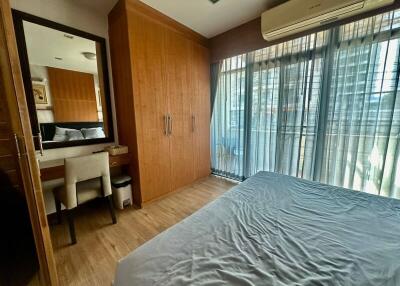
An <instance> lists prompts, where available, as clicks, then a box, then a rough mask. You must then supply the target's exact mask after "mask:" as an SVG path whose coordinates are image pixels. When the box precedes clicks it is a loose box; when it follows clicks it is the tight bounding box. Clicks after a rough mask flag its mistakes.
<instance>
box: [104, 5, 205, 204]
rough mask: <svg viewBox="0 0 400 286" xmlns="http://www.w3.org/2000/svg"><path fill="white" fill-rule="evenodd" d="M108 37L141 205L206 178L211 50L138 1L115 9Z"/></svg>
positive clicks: (124, 140)
mask: <svg viewBox="0 0 400 286" xmlns="http://www.w3.org/2000/svg"><path fill="white" fill-rule="evenodd" d="M109 35H110V46H111V47H110V50H111V60H112V70H113V82H114V93H115V105H116V115H117V122H118V134H119V141H120V144H124V145H128V146H129V148H130V150H131V151H132V153H133V156H132V157H133V159H132V160H133V161H132V164H131V174H132V176H133V180H134V200H135V202H136V204H138V205H142V204H143V203H146V202H149V201H151V200H154V199H156V198H158V197H161V196H163V195H165V194H168V193H169V192H171V191H174V190H176V189H178V188H180V187H183V186H185V185H188V184H190V183H192V182H194V181H195V180H197V179H199V178H202V177H205V176H208V175H209V174H210V135H209V134H210V130H209V129H210V74H209V65H210V62H209V49H208V48H207V40H206V39H205V38H203V37H202V36H200V35H199V34H197V33H195V32H193V31H192V30H190V29H188V28H186V27H184V26H182V25H180V24H179V23H177V22H175V21H174V20H172V19H170V18H168V17H167V16H165V15H163V14H161V13H159V12H158V11H156V10H154V9H152V8H150V7H149V6H147V5H145V4H143V3H142V2H140V1H137V0H125V1H124V0H121V1H119V2H118V4H117V5H116V6H115V7H114V9H113V10H112V11H111V13H110V15H109Z"/></svg>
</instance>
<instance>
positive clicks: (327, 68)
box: [211, 10, 400, 197]
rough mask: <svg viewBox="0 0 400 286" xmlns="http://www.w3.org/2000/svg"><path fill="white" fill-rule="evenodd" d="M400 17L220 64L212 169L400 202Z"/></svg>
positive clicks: (383, 17) (366, 22) (345, 27)
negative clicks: (283, 177)
mask: <svg viewBox="0 0 400 286" xmlns="http://www.w3.org/2000/svg"><path fill="white" fill-rule="evenodd" d="M399 30H400V12H399V11H397V10H396V11H392V12H388V13H384V14H381V15H377V16H374V17H371V18H367V19H364V20H361V21H357V22H354V23H350V24H347V25H342V26H337V27H334V28H332V29H330V30H327V31H323V32H319V33H314V34H311V35H308V36H305V37H302V38H299V39H295V40H292V41H288V42H285V43H282V44H279V45H275V46H271V47H268V48H265V49H262V50H259V51H255V52H252V53H249V54H247V55H240V56H237V57H233V58H230V59H227V60H224V61H222V62H221V63H220V64H221V65H222V69H221V73H220V76H219V81H218V85H217V87H216V89H217V92H216V97H215V105H214V110H213V118H212V126H211V127H212V128H211V130H212V134H211V137H212V142H211V145H212V164H213V171H214V172H215V173H217V174H220V175H225V176H229V177H232V178H237V179H242V178H245V177H248V176H251V175H253V174H255V173H256V172H258V171H262V170H266V171H273V172H279V173H284V174H288V175H292V176H297V177H303V178H306V179H312V180H317V181H321V182H324V183H328V184H332V185H337V186H344V187H348V188H352V189H355V190H361V191H366V192H370V193H374V194H381V195H385V196H391V197H400V173H399V172H400V161H399V157H400V155H399V151H400V150H399V148H400V146H399V145H400V143H399V141H400V135H399V134H400V95H399V67H400V66H399V57H400V40H399V39H400V32H399Z"/></svg>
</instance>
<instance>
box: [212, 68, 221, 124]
mask: <svg viewBox="0 0 400 286" xmlns="http://www.w3.org/2000/svg"><path fill="white" fill-rule="evenodd" d="M221 66H222V62H217V63H212V64H211V66H210V77H211V84H210V95H211V116H212V113H213V111H214V102H215V97H216V95H217V86H218V79H219V76H220V74H221Z"/></svg>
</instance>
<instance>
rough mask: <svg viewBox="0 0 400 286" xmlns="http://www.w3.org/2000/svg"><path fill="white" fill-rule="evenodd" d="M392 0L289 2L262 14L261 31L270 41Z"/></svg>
mask: <svg viewBox="0 0 400 286" xmlns="http://www.w3.org/2000/svg"><path fill="white" fill-rule="evenodd" d="M392 3H394V0H289V1H288V2H285V3H283V4H281V5H279V6H276V7H274V8H272V9H270V10H268V11H266V12H264V13H263V14H262V17H261V31H262V34H263V37H264V39H266V40H267V41H272V40H276V39H280V38H283V37H286V36H289V35H293V34H297V33H299V32H302V31H305V30H309V29H312V28H315V27H318V26H320V25H324V24H327V23H330V22H334V21H337V20H340V19H344V18H347V17H350V16H354V15H357V14H360V13H363V12H366V11H369V10H373V9H377V8H379V7H383V6H387V5H390V4H392Z"/></svg>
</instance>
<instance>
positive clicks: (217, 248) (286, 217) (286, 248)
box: [115, 172, 400, 286]
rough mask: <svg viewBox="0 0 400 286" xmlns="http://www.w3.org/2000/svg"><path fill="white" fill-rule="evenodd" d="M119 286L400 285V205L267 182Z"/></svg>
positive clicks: (201, 215)
mask: <svg viewBox="0 0 400 286" xmlns="http://www.w3.org/2000/svg"><path fill="white" fill-rule="evenodd" d="M115 285H116V286H125V285H163V286H165V285H174V286H178V285H274V286H277V285H279V286H280V285H282V286H283V285H285V286H288V285H362V286H367V285H373V286H377V285H400V201H399V200H394V199H388V198H383V197H378V196H374V195H369V194H366V193H361V192H356V191H351V190H346V189H343V188H338V187H333V186H328V185H323V184H320V183H316V182H310V181H306V180H302V179H298V178H293V177H289V176H284V175H279V174H274V173H268V172H261V173H258V174H257V175H255V176H253V177H251V178H249V179H248V180H246V181H245V182H243V183H242V184H240V185H238V186H237V187H235V188H233V189H232V190H230V191H228V192H227V193H225V194H224V195H222V196H221V197H219V198H218V199H217V200H215V201H214V202H212V203H210V204H208V205H207V206H205V207H204V208H202V209H201V210H199V211H198V212H196V213H194V214H193V215H191V216H190V217H188V218H186V219H185V220H183V221H182V222H180V223H179V224H177V225H175V226H173V227H171V228H170V229H168V230H166V231H165V232H163V233H161V234H160V235H158V236H156V237H155V238H154V239H152V240H150V241H148V242H147V243H145V244H144V245H142V246H141V247H139V248H138V249H136V250H135V251H133V252H132V253H131V254H129V255H128V256H127V257H125V258H123V259H122V260H121V261H119V263H118V266H117V271H116V276H115Z"/></svg>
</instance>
